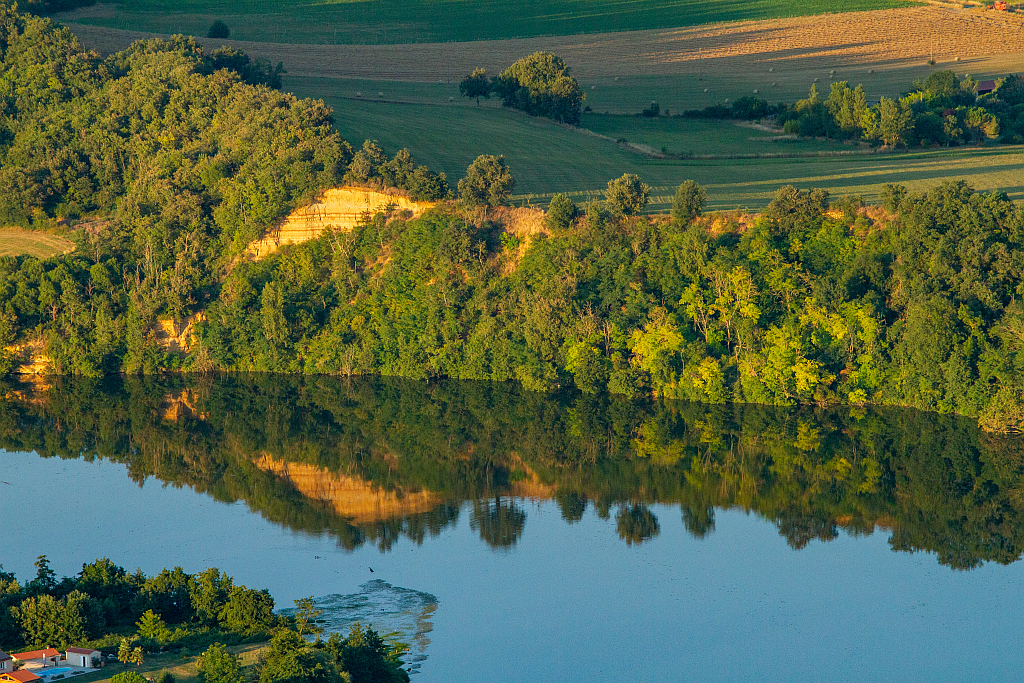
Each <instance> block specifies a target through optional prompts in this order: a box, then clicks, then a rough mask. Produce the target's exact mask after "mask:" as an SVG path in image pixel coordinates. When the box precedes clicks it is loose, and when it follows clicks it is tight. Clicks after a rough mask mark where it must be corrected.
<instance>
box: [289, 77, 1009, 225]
mask: <svg viewBox="0 0 1024 683" xmlns="http://www.w3.org/2000/svg"><path fill="white" fill-rule="evenodd" d="M300 94H304V95H315V94H318V95H320V96H324V98H325V99H326V101H327V103H328V104H330V105H331V106H333V107H334V108H335V121H336V126H337V127H338V129H339V131H340V132H341V133H342V135H344V136H345V137H346V138H347V139H348V140H350V141H352V142H353V144H355V145H357V146H358V145H359V144H361V142H362V140H364V139H367V138H371V139H376V140H378V142H380V144H381V145H382V146H383V147H384V149H385V150H386V151H388V152H389V153H392V154H393V153H394V152H395V151H396V150H398V149H400V148H402V147H407V148H408V149H409V150H410V152H412V154H413V156H414V158H416V159H417V160H418V161H419V162H420V163H424V164H427V165H428V166H430V167H431V168H434V169H436V170H440V171H444V172H445V173H447V174H448V177H449V181H451V182H452V184H453V185H454V182H455V181H456V180H457V179H458V178H460V177H462V176H463V175H464V173H465V169H466V166H468V165H469V163H470V162H472V160H473V159H475V158H476V157H477V156H478V155H480V154H501V155H504V157H505V160H506V162H507V163H508V165H509V166H510V168H511V169H512V171H513V173H514V174H515V176H516V178H517V185H516V190H515V191H516V197H517V202H519V203H533V204H539V205H546V203H547V199H548V198H550V196H551V194H553V193H555V192H572V193H576V196H577V197H579V198H584V197H585V196H586V193H588V192H590V193H599V192H600V191H601V190H603V188H604V187H605V185H606V184H607V182H608V180H610V179H612V178H616V177H618V176H620V175H622V174H623V173H636V174H637V175H639V176H640V177H641V178H643V179H644V180H645V182H647V183H648V184H649V185H651V186H652V187H653V188H654V192H653V194H655V195H656V201H655V203H654V204H653V205H652V208H655V209H661V208H664V207H665V206H666V205H667V204H668V203H669V202H670V201H671V193H672V192H673V191H674V189H675V187H677V186H678V185H679V184H680V183H682V182H683V181H684V180H687V179H692V180H696V181H697V182H699V183H701V184H702V185H704V186H705V187H706V188H707V190H708V199H709V206H710V207H711V208H714V209H735V208H749V209H758V208H761V207H763V206H765V205H766V204H767V203H768V202H769V201H770V200H771V197H772V195H773V194H774V193H775V191H776V190H777V189H778V188H779V187H781V186H783V185H788V184H792V185H796V186H797V187H802V188H809V187H822V188H825V189H827V190H829V191H830V192H832V193H833V194H835V195H843V194H859V195H861V196H863V197H864V198H865V199H867V200H877V198H878V196H879V193H880V191H881V188H882V186H883V185H884V184H885V183H890V182H903V183H906V184H907V185H908V186H910V187H911V188H912V189H919V190H923V189H926V188H928V187H931V186H933V185H935V184H937V183H939V182H941V181H942V180H943V179H946V178H964V179H966V180H968V181H969V182H970V183H971V184H973V185H974V186H975V187H976V188H978V189H981V190H988V189H999V190H1003V191H1005V192H1007V194H1009V195H1010V197H1011V198H1014V199H1021V198H1024V148H1022V147H1009V146H1000V147H991V148H981V149H978V148H960V149H957V148H952V149H932V150H926V151H913V152H900V153H878V154H869V155H864V156H841V157H820V156H815V157H797V158H781V159H778V158H777V159H715V160H670V159H652V158H649V157H645V156H643V155H641V154H639V153H637V152H634V151H632V150H630V149H628V148H626V147H624V146H623V145H618V144H615V143H614V142H610V141H608V140H605V139H602V138H598V137H594V136H590V135H585V134H583V133H581V132H579V131H576V130H572V129H570V128H568V127H564V126H559V125H557V124H554V123H552V122H550V121H548V120H546V119H537V118H530V117H527V116H525V115H522V114H520V113H518V112H513V111H507V110H501V109H496V108H488V107H479V108H478V107H476V106H472V105H471V106H465V105H458V106H456V105H424V104H393V103H386V102H385V103H381V102H368V101H353V100H346V99H340V98H337V97H331V96H330V94H329V93H325V92H324V91H322V90H321V91H320V92H319V93H312V92H309V93H300ZM700 123H706V124H707V126H708V127H707V128H706V129H703V130H702V129H701V127H700V126H699V125H697V124H698V122H692V121H683V120H680V119H669V120H658V121H643V120H641V119H637V118H634V117H615V116H608V117H604V116H595V115H590V116H587V117H586V118H585V120H584V124H585V125H589V126H591V127H593V128H597V129H599V130H601V131H602V132H603V133H604V134H605V135H608V136H609V137H626V138H627V139H630V137H631V136H632V138H634V140H633V141H635V142H644V141H649V142H648V144H652V143H653V145H656V146H657V147H658V148H660V146H661V145H660V144H659V143H664V144H665V145H666V146H669V143H671V144H672V145H676V146H677V147H678V148H679V149H680V150H681V151H685V147H687V146H691V147H695V148H696V147H697V146H698V145H699V144H701V143H702V142H705V141H706V145H707V149H708V150H709V151H710V150H726V151H728V150H734V151H735V150H739V149H743V148H745V147H746V146H747V143H748V142H749V145H750V148H751V149H754V150H755V151H758V150H759V149H760V148H765V149H767V150H769V151H770V150H773V149H776V147H775V146H777V145H786V144H800V143H779V142H757V141H748V140H746V138H748V137H757V136H759V135H760V133H759V132H758V131H753V130H749V129H743V128H737V127H736V126H734V125H733V124H731V123H729V122H719V121H707V122H700ZM677 125H678V127H675V126H677ZM619 133H624V134H622V135H620V134H619ZM766 136H767V134H766ZM803 144H806V145H807V147H806V148H805V151H817V150H819V149H823V150H828V149H849V148H848V147H842V146H837V145H834V144H832V143H826V142H817V141H809V142H806V143H803Z"/></svg>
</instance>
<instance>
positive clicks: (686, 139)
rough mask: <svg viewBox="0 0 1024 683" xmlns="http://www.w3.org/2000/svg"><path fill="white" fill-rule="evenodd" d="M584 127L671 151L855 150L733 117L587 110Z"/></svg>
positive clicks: (786, 152) (767, 152)
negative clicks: (769, 129) (648, 115)
mask: <svg viewBox="0 0 1024 683" xmlns="http://www.w3.org/2000/svg"><path fill="white" fill-rule="evenodd" d="M581 125H582V127H583V128H586V129H587V130H591V131H593V132H595V133H600V134H601V135H605V136H607V137H610V138H612V139H614V140H619V139H624V140H627V141H629V142H633V143H638V144H641V145H646V146H648V147H650V148H651V149H653V150H655V151H660V152H662V153H665V154H670V155H682V154H692V155H697V156H703V155H752V154H763V155H773V154H774V155H789V154H813V153H829V152H837V151H853V150H855V149H856V148H855V147H854V146H852V145H842V144H839V143H836V142H829V141H824V140H814V139H808V138H798V137H796V136H795V135H781V134H779V133H771V132H765V131H762V130H756V129H754V128H750V127H748V126H742V125H737V124H736V122H734V121H718V120H709V119H684V118H676V117H667V116H659V117H657V118H644V117H640V116H635V115H634V116H614V115H607V114H584V115H583V120H582V122H581Z"/></svg>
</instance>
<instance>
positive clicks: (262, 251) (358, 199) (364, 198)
mask: <svg viewBox="0 0 1024 683" xmlns="http://www.w3.org/2000/svg"><path fill="white" fill-rule="evenodd" d="M388 204H394V205H395V206H396V208H397V210H399V211H401V210H405V211H411V212H412V215H413V216H414V217H415V216H419V215H420V214H422V213H423V212H424V211H425V210H427V209H429V208H430V207H432V206H433V204H432V203H430V202H414V201H412V200H410V199H409V198H408V197H405V196H404V195H402V194H399V193H397V192H396V191H384V192H379V191H376V190H370V189H366V188H362V187H336V188H333V189H330V190H327V191H325V192H324V193H323V194H322V195H321V196H320V197H318V198H317V200H316V201H315V202H313V203H312V204H310V205H309V206H305V207H302V208H300V209H296V210H295V211H293V212H292V213H291V215H289V216H288V218H286V219H285V220H284V221H283V222H282V223H281V224H280V225H278V226H277V227H275V228H274V229H273V230H271V231H270V232H269V233H268V234H267V235H265V236H264V237H263V239H261V240H259V241H258V242H253V243H252V244H251V245H249V248H248V249H246V253H247V254H250V255H252V256H253V257H255V258H262V257H264V256H266V255H268V254H271V253H273V252H274V251H276V250H277V249H278V248H279V247H280V246H281V245H284V244H298V243H300V242H305V241H306V240H311V239H314V238H316V237H319V236H320V234H321V233H322V232H323V231H324V230H327V229H331V230H342V231H347V230H351V229H352V228H354V227H355V226H356V225H357V224H358V223H359V221H360V219H361V218H362V216H363V214H365V213H366V212H370V213H374V212H376V211H379V210H381V209H383V208H384V207H385V206H387V205H388Z"/></svg>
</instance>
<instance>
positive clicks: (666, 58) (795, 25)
mask: <svg viewBox="0 0 1024 683" xmlns="http://www.w3.org/2000/svg"><path fill="white" fill-rule="evenodd" d="M69 25H70V26H71V28H72V29H73V30H74V31H75V33H77V34H78V35H79V37H80V38H81V40H82V41H83V43H84V44H85V45H86V46H87V47H90V48H93V49H97V50H99V51H101V52H104V53H107V52H112V51H115V50H118V49H121V48H123V47H124V46H126V45H127V44H128V43H130V42H131V41H132V40H135V39H138V38H144V37H150V36H149V34H143V33H136V32H130V31H121V30H117V29H108V28H101V27H95V26H88V25H84V24H69ZM198 40H199V42H200V43H202V44H204V45H205V46H208V47H217V46H220V45H221V44H228V45H233V46H235V47H238V48H240V49H242V50H244V51H246V52H248V53H250V54H253V55H256V56H260V57H265V58H267V59H269V60H271V61H272V62H275V63H276V62H278V61H282V62H284V63H285V66H286V68H287V69H288V71H289V73H290V74H291V75H294V76H305V77H324V78H362V79H371V80H397V81H420V82H437V81H439V80H451V79H453V78H455V79H458V78H461V77H462V75H464V74H466V73H468V72H469V71H471V70H472V69H473V68H475V67H479V66H483V67H485V68H487V69H488V70H489V71H491V72H492V73H494V72H497V71H498V70H500V69H501V68H503V67H504V66H506V65H508V64H509V63H511V62H512V61H514V60H516V59H518V58H519V57H522V56H523V55H526V54H530V53H532V52H534V51H536V50H548V51H551V52H554V53H556V54H558V55H560V56H561V57H562V58H563V59H564V60H565V61H566V62H567V63H568V64H569V65H570V66H571V67H572V68H573V71H574V73H575V74H576V75H577V76H578V77H579V78H580V79H581V80H593V79H608V78H614V77H616V76H635V75H652V76H655V75H674V74H703V75H714V74H716V73H720V74H723V75H724V74H734V73H743V72H744V71H749V70H756V71H758V72H763V71H765V70H766V69H767V68H770V66H771V65H776V66H781V67H784V68H786V69H794V68H796V69H816V70H821V69H825V70H829V69H840V68H844V67H852V66H860V67H863V66H865V65H871V66H872V67H873V68H875V69H879V70H885V69H898V68H903V67H906V66H910V65H918V66H919V65H920V64H921V63H923V62H924V61H925V60H927V59H929V58H932V57H933V58H934V59H935V60H936V61H938V62H940V63H946V62H954V60H956V59H957V58H959V59H960V62H961V63H963V64H964V66H970V67H971V70H972V71H973V72H974V73H980V72H993V71H1005V70H1012V69H1014V68H1017V66H1018V65H1020V64H1021V62H1022V61H1024V60H1022V58H1021V54H1022V53H1024V15H1022V14H1015V13H1005V12H994V11H982V10H978V9H969V10H968V9H954V8H948V7H940V6H934V5H930V6H921V7H912V8H906V9H893V10H878V11H872V12H855V13H848V14H828V15H821V16H816V17H799V18H792V19H778V20H771V21H745V22H736V23H723V24H711V25H706V26H697V27H689V28H680V29H665V30H653V31H631V32H623V33H605V34H598V35H584V36H555V37H544V38H525V39H515V40H496V41H487V42H466V43H433V44H431V43H419V44H409V45H292V44H277V43H249V42H244V41H230V40H229V41H222V40H210V39H207V38H199V39H198ZM994 58H997V59H994ZM993 64H996V65H1002V64H1009V65H1010V66H1009V67H1007V68H1004V69H998V68H996V69H993V68H990V67H991V66H992V65H993ZM957 70H958V71H959V70H962V69H960V68H958V69H957Z"/></svg>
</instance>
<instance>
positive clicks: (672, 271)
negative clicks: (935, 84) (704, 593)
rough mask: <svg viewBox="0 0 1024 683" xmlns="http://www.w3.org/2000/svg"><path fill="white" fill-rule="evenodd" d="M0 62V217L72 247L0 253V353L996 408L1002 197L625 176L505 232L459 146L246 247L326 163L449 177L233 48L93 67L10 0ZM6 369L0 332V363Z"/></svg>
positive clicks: (202, 367)
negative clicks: (714, 206) (760, 187)
mask: <svg viewBox="0 0 1024 683" xmlns="http://www.w3.org/2000/svg"><path fill="white" fill-rule="evenodd" d="M0 50H2V53H0V57H2V59H3V68H4V70H5V73H6V74H7V76H6V77H5V79H4V80H3V81H2V82H0V190H2V191H0V218H2V219H3V220H5V221H7V222H14V223H21V224H25V225H31V226H34V227H37V228H60V227H61V226H63V225H69V226H70V224H72V223H73V224H74V226H75V227H76V229H75V230H74V231H72V232H71V233H70V234H71V235H72V236H73V237H74V239H76V240H77V241H78V243H79V249H78V250H77V251H76V252H74V253H73V254H70V255H66V256H62V257H55V258H51V259H47V260H38V259H35V258H32V257H18V258H10V257H7V258H3V259H0V344H2V345H10V344H12V343H14V342H18V343H32V342H35V343H38V344H41V345H42V346H43V347H44V348H45V351H46V353H47V354H48V356H49V357H50V358H51V359H52V362H53V367H54V370H55V371H56V372H57V373H60V374H81V375H89V376H97V375H101V374H105V373H117V372H127V373H153V372H158V371H162V370H171V369H177V370H189V371H196V372H209V371H214V370H233V371H266V372H301V373H316V374H321V373H322V374H345V375H351V374H379V375H386V376H401V377H407V378H417V379H429V378H438V377H448V378H456V379H478V380H492V381H500V382H503V381H510V380H515V381H518V382H521V383H522V384H523V385H524V386H526V387H527V388H529V389H534V390H539V391H547V390H552V389H555V388H557V387H560V386H567V385H575V386H576V387H577V388H578V389H579V390H580V391H582V392H585V393H592V392H604V391H609V392H612V393H616V394H624V395H627V396H642V395H657V396H664V397H668V398H683V399H690V400H699V401H706V402H711V403H720V402H728V401H741V402H753V403H763V404H778V405H788V404H798V403H799V404H811V403H815V404H828V403H850V404H866V403H872V404H887V405H902V406H912V407H916V408H920V409H924V410H936V411H939V412H947V413H958V414H961V415H966V416H971V417H980V418H981V419H982V423H983V425H985V426H986V427H987V428H990V429H1004V430H1015V429H1019V428H1020V426H1021V424H1022V421H1024V408H1022V406H1024V403H1022V401H1021V392H1022V390H1024V374H1022V368H1021V364H1022V363H1024V356H1022V355H1021V351H1022V348H1024V333H1022V332H1021V330H1022V329H1024V309H1022V303H1021V302H1018V301H1017V297H1018V296H1019V295H1020V294H1021V286H1022V272H1021V268H1022V258H1021V255H1022V252H1021V240H1022V238H1024V232H1022V231H1024V212H1022V210H1021V209H1020V208H1019V207H1017V206H1016V205H1015V204H1013V203H1012V202H1011V201H1009V200H1008V199H1007V197H1006V195H1004V194H1001V193H998V192H991V193H979V192H975V191H974V190H973V189H972V188H970V187H968V186H966V185H965V184H963V183H961V182H956V181H949V182H946V183H944V184H942V185H941V186H938V187H936V188H934V189H932V190H931V191H929V192H927V193H924V194H916V193H908V192H907V191H906V189H905V188H903V187H901V186H895V185H894V186H890V187H889V188H888V189H887V191H886V193H885V207H884V211H872V212H866V211H865V210H864V208H863V207H862V202H861V201H860V200H859V199H858V198H856V197H852V198H850V197H847V198H840V199H839V200H837V201H832V198H830V197H829V196H828V194H827V193H826V192H823V191H820V190H797V189H795V188H792V187H789V188H783V189H782V190H781V191H780V192H779V193H778V195H777V196H776V197H775V199H774V201H773V202H772V203H771V205H770V206H769V207H768V208H767V210H766V211H765V212H764V213H763V214H762V215H761V216H760V218H759V219H758V220H757V221H756V222H755V223H753V224H751V225H748V224H742V225H741V224H738V223H735V222H730V221H729V220H728V217H727V216H726V217H720V218H719V219H718V220H717V222H716V221H712V220H710V219H707V218H703V217H701V216H700V213H701V208H702V206H703V191H702V190H701V189H700V188H699V187H696V186H695V185H693V184H692V183H687V184H684V186H683V187H681V188H680V192H679V195H678V197H677V201H676V205H675V207H674V209H673V213H672V216H649V215H646V216H645V215H635V214H637V213H638V212H639V211H640V210H642V209H643V207H644V205H645V203H646V200H647V195H648V192H649V188H647V186H646V185H645V184H644V183H643V182H642V180H641V179H639V178H637V177H635V176H632V175H627V176H624V177H623V178H620V179H616V180H614V181H612V182H610V183H609V191H608V195H607V201H606V202H604V203H592V204H590V205H588V206H585V207H577V206H575V205H574V204H573V203H572V202H571V201H569V200H568V198H566V197H564V196H560V197H558V198H556V200H555V201H553V202H552V210H551V211H550V212H549V214H548V216H547V218H546V219H545V226H544V229H543V230H540V231H533V232H532V233H528V234H527V233H522V232H518V233H517V232H516V231H514V230H512V229H511V228H510V227H509V225H508V224H506V223H503V222H502V220H501V216H502V215H507V212H506V213H505V214H502V213H501V211H497V212H496V211H493V210H491V209H489V208H488V207H487V205H494V204H497V203H500V202H501V200H502V198H504V197H507V195H508V191H509V190H510V188H511V186H512V184H513V182H514V178H513V177H512V174H511V173H510V172H509V171H510V169H508V168H507V167H506V166H505V164H504V162H503V161H502V160H501V159H500V158H496V157H482V158H481V159H478V161H477V162H475V163H474V165H473V166H472V167H471V168H470V170H469V174H468V176H467V178H464V179H462V180H461V181H460V182H459V188H460V192H461V194H462V197H461V198H460V199H458V200H451V201H444V202H442V203H441V204H440V205H439V206H438V207H437V208H436V209H433V210H431V211H429V212H427V213H426V214H425V215H424V216H422V217H419V218H415V219H412V218H409V217H408V215H407V214H402V213H400V212H397V213H396V212H392V213H378V214H377V215H374V216H367V217H366V220H365V221H363V223H362V224H361V225H360V226H359V227H358V228H356V229H355V230H353V231H351V232H344V233H331V232H328V233H325V234H324V235H323V236H322V237H321V238H320V239H317V240H313V241H310V242H307V243H304V244H302V245H297V246H291V247H288V248H285V249H283V250H281V251H279V252H277V253H275V254H273V255H271V256H270V257H268V258H265V259H262V260H259V261H253V260H251V259H247V258H245V257H243V256H242V254H243V252H244V249H245V248H246V246H247V245H248V244H249V243H250V242H252V241H253V240H254V239H256V238H258V237H260V236H261V235H262V234H263V233H264V231H265V230H266V229H268V228H269V227H271V226H272V225H273V224H274V223H275V221H276V220H278V219H279V218H281V217H282V216H283V215H285V214H286V213H287V212H288V211H290V210H291V209H292V208H294V207H296V206H298V205H300V204H302V203H304V202H306V201H308V200H309V199H311V198H312V197H314V196H315V195H316V193H317V192H318V191H320V190H321V189H323V188H325V187H329V186H332V185H336V184H338V183H340V182H342V181H343V180H344V179H346V178H348V179H349V180H350V181H358V182H364V183H369V184H374V183H376V184H377V185H382V184H397V185H400V186H404V187H406V188H407V189H408V190H409V191H410V192H414V193H416V194H417V195H418V196H425V197H432V198H444V197H449V196H451V189H450V187H449V185H448V183H447V179H445V178H444V177H443V176H437V175H434V174H432V173H431V172H430V171H429V170H427V169H423V168H422V167H420V168H417V167H416V166H415V165H414V164H413V162H412V161H411V159H409V158H408V154H403V153H402V152H399V153H398V154H396V155H395V156H394V158H393V159H389V158H388V157H387V156H386V155H385V154H384V152H383V150H381V149H380V148H379V147H377V146H376V145H375V144H373V143H367V144H365V145H364V146H363V148H362V150H360V152H358V153H356V154H353V153H352V149H351V147H350V145H349V144H348V143H347V142H345V141H344V140H342V139H341V138H340V137H339V136H338V135H337V133H336V132H335V131H334V130H333V128H332V126H331V112H330V110H329V109H328V108H327V107H325V106H324V105H323V103H322V102H318V101H312V100H297V99H295V98H294V97H291V96H289V95H286V94H282V93H281V92H279V91H277V90H274V89H272V88H270V87H269V86H268V85H267V82H268V81H269V80H272V79H273V77H274V75H275V73H276V69H271V68H270V67H269V65H258V64H253V63H251V62H249V61H248V58H247V57H245V56H244V55H239V54H238V53H231V54H218V53H214V54H212V55H206V54H204V53H203V52H202V50H200V49H199V48H198V47H197V46H196V45H195V43H194V42H193V41H191V40H188V39H184V38H176V39H174V40H170V41H150V42H144V43H137V44H135V45H134V46H132V47H131V48H130V49H128V50H126V51H124V52H121V53H117V54H114V55H112V56H110V57H108V58H106V59H102V60H101V59H99V58H98V57H97V56H95V55H92V54H88V53H84V52H83V51H82V50H81V48H80V46H79V45H78V44H77V42H76V41H75V39H74V37H73V36H72V35H71V34H70V33H69V32H67V31H66V30H64V29H62V28H59V27H57V26H55V25H54V24H52V23H50V22H49V21H48V20H45V19H39V18H36V17H32V16H30V15H20V14H17V13H16V12H14V11H13V10H10V9H0ZM1004 87H1005V84H1004ZM511 171H514V169H511ZM478 205H482V206H478ZM723 221H724V223H723ZM200 313H201V314H202V315H200V316H197V315H196V314H200ZM158 318H163V319H173V320H175V321H179V322H182V321H185V320H193V321H194V322H195V324H194V326H193V328H192V329H193V330H194V339H193V340H192V343H191V344H190V345H189V346H188V349H187V352H182V353H171V352H168V351H167V350H166V349H165V348H164V347H163V346H161V345H160V344H159V343H158V342H157V338H156V335H155V332H154V326H155V323H156V322H157V319H158ZM0 348H2V347H0ZM17 362H18V358H17V351H16V350H15V349H13V347H12V349H11V350H8V351H4V352H3V355H2V357H0V371H3V372H9V371H11V370H12V369H13V368H14V367H15V365H16V363H17Z"/></svg>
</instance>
